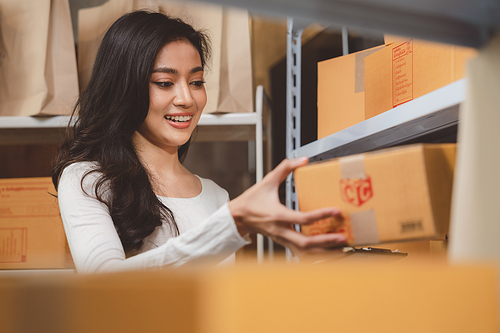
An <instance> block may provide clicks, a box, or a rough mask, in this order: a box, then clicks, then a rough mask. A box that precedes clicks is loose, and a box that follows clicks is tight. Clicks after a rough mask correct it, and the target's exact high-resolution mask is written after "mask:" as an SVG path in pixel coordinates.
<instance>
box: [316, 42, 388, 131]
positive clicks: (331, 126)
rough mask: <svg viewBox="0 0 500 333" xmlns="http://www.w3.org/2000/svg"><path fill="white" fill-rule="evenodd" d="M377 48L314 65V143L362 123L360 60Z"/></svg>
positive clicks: (363, 112) (363, 118) (362, 68)
mask: <svg viewBox="0 0 500 333" xmlns="http://www.w3.org/2000/svg"><path fill="white" fill-rule="evenodd" d="M381 48H383V46H378V47H374V48H371V49H368V50H364V51H360V52H356V53H352V54H349V55H345V56H341V57H336V58H333V59H328V60H325V61H321V62H319V63H318V139H321V138H324V137H326V136H328V135H330V134H333V133H335V132H338V131H341V130H343V129H345V128H347V127H350V126H352V125H355V124H357V123H359V122H361V121H363V120H365V99H364V98H365V93H364V61H363V60H364V58H365V57H366V56H368V55H369V54H372V53H373V52H375V51H377V50H380V49H381Z"/></svg>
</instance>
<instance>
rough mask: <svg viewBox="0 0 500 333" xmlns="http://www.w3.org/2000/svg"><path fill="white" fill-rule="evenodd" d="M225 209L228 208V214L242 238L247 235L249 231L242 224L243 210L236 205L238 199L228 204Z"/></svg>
mask: <svg viewBox="0 0 500 333" xmlns="http://www.w3.org/2000/svg"><path fill="white" fill-rule="evenodd" d="M227 207H228V208H229V212H230V213H231V216H232V217H233V220H234V224H235V225H236V229H237V230H238V233H239V234H240V235H241V236H242V237H243V236H245V235H247V234H248V233H249V232H250V231H249V230H248V228H247V226H246V225H245V223H244V222H243V210H242V209H240V205H239V203H238V199H234V200H231V201H229V202H228V204H227Z"/></svg>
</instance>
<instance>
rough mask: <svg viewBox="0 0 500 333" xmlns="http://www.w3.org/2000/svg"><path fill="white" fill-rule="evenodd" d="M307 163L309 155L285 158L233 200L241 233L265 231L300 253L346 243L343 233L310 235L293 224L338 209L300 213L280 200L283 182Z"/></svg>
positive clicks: (306, 222)
mask: <svg viewBox="0 0 500 333" xmlns="http://www.w3.org/2000/svg"><path fill="white" fill-rule="evenodd" d="M307 162H308V158H307V157H302V158H298V159H294V160H284V161H283V162H281V163H280V164H279V165H278V166H277V167H276V168H275V169H274V170H273V171H271V172H270V173H268V174H267V175H266V176H265V177H264V179H262V181H261V182H259V183H257V184H255V185H254V186H252V187H251V188H249V189H248V190H247V191H245V192H244V193H242V194H241V195H240V196H239V197H237V198H236V199H234V200H231V201H230V202H229V204H228V206H229V210H230V211H231V215H232V216H233V218H234V221H235V223H236V227H237V228H238V231H239V232H240V234H241V235H244V234H246V233H249V232H250V233H260V234H263V235H264V236H267V237H270V238H271V239H272V240H273V241H275V242H277V243H279V244H281V245H283V246H286V247H288V248H289V249H290V250H292V251H293V252H295V253H296V254H300V253H317V252H324V251H326V250H327V249H328V248H333V247H340V246H344V245H346V238H345V237H344V236H343V235H341V234H324V235H316V236H306V235H304V234H301V233H299V232H297V231H295V230H294V229H293V224H300V225H303V224H309V223H312V222H314V221H317V220H320V219H323V218H327V217H330V216H337V215H340V211H339V210H338V209H336V208H323V209H318V210H314V211H311V212H298V211H294V210H291V209H288V208H287V207H285V206H284V205H283V204H281V202H280V200H279V196H278V187H279V186H280V184H281V183H282V182H283V181H284V180H285V179H286V177H287V176H288V174H290V172H292V171H293V170H295V169H296V168H298V167H300V166H303V165H306V164H307Z"/></svg>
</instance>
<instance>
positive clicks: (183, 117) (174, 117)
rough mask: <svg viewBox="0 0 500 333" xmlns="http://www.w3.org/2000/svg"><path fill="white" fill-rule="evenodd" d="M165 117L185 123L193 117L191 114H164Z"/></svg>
mask: <svg viewBox="0 0 500 333" xmlns="http://www.w3.org/2000/svg"><path fill="white" fill-rule="evenodd" d="M165 119H166V120H168V121H172V122H175V123H187V122H189V121H190V120H191V119H193V116H165Z"/></svg>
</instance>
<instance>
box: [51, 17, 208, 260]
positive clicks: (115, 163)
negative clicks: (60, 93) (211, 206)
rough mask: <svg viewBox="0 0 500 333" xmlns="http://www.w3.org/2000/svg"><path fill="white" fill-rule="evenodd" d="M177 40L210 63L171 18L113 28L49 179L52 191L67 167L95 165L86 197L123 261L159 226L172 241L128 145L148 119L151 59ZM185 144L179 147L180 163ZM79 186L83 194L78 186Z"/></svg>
mask: <svg viewBox="0 0 500 333" xmlns="http://www.w3.org/2000/svg"><path fill="white" fill-rule="evenodd" d="M177 40H188V41H189V42H190V43H191V44H192V45H193V46H194V47H195V48H196V49H197V50H198V52H199V54H200V58H201V62H202V66H203V68H205V67H206V62H207V59H208V58H209V56H210V45H209V39H208V37H207V35H206V34H205V33H203V32H202V31H197V30H195V29H194V28H193V27H192V26H191V25H189V24H187V23H185V22H183V21H181V20H179V19H176V18H171V17H169V16H168V15H166V14H164V13H154V12H148V11H136V12H131V13H128V14H126V15H124V16H122V17H121V18H119V19H118V20H117V21H116V22H115V23H113V25H112V26H111V27H110V28H109V29H108V31H107V32H106V34H105V35H104V37H103V39H102V42H101V45H100V47H99V50H98V52H97V56H96V59H95V63H94V67H93V69H92V75H91V78H90V81H89V83H88V85H87V86H86V88H85V90H84V91H83V92H82V93H81V95H80V98H79V99H78V101H77V103H76V105H75V107H74V109H73V114H72V117H71V118H72V120H73V126H69V127H68V129H67V131H66V137H65V139H64V141H63V143H62V145H61V147H60V149H59V151H58V153H57V157H56V161H55V167H54V170H53V173H52V181H53V183H54V185H55V187H56V189H57V186H58V182H59V178H60V176H61V174H62V172H63V170H64V168H66V167H67V166H68V165H70V164H72V163H75V162H83V161H91V162H96V163H95V168H94V169H92V170H90V171H89V172H87V173H86V174H85V175H84V177H83V178H85V177H87V176H88V175H89V174H91V173H98V178H97V181H96V183H95V190H94V193H90V194H89V193H87V194H88V195H94V196H95V197H96V198H97V199H98V200H99V201H101V202H103V203H104V204H106V205H107V207H108V208H109V212H110V215H111V218H112V219H113V223H114V225H115V228H116V230H117V232H118V235H119V237H120V239H121V242H122V244H123V248H124V250H125V253H127V255H130V254H133V253H134V252H135V251H137V250H139V249H140V248H141V246H142V244H143V240H144V238H145V237H147V236H148V235H150V234H151V233H152V232H153V231H154V229H155V228H156V227H157V226H160V225H161V224H162V223H167V224H169V225H170V227H171V228H172V230H173V232H174V233H175V234H176V235H178V234H179V229H178V227H177V224H176V222H175V219H174V216H173V214H172V212H171V210H170V209H168V207H166V206H165V205H163V204H162V202H161V201H160V200H159V199H158V197H157V196H156V195H155V193H154V192H153V186H152V183H151V179H152V177H151V176H150V175H149V173H148V171H147V170H146V168H145V167H144V165H142V163H141V161H140V160H139V158H138V155H137V153H136V151H135V149H134V146H133V144H132V135H133V134H134V132H135V131H136V130H137V129H138V128H139V126H140V125H141V124H142V122H143V121H144V119H146V116H147V114H148V110H149V80H150V76H151V73H152V70H153V66H154V63H155V60H156V57H157V55H158V53H159V51H160V50H161V48H162V47H163V46H164V45H165V44H167V43H169V42H172V41H177ZM76 114H77V115H78V116H77V117H75V115H76ZM70 123H71V122H70ZM189 142H190V141H188V142H187V143H186V144H185V145H183V146H181V147H179V159H180V161H181V162H182V161H183V159H184V157H185V155H186V153H187V149H188V147H189ZM81 186H82V190H83V179H82V181H81ZM105 191H110V193H111V195H110V196H109V198H108V196H106V197H105V196H104V195H103V193H104V192H105Z"/></svg>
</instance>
